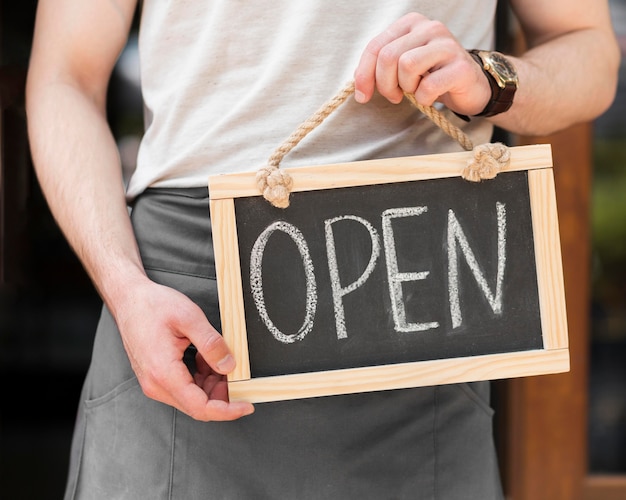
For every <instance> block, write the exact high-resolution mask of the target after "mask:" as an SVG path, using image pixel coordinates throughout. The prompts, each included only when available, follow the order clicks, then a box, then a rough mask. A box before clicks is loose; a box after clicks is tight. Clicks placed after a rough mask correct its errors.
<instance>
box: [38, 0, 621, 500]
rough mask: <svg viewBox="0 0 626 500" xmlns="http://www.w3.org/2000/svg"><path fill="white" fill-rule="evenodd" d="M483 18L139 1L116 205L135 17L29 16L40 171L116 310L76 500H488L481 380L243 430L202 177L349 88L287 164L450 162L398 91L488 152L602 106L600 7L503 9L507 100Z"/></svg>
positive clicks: (605, 45)
mask: <svg viewBox="0 0 626 500" xmlns="http://www.w3.org/2000/svg"><path fill="white" fill-rule="evenodd" d="M495 4H496V1H495V0H473V1H467V0H463V1H457V2H439V1H410V0H398V1H396V2H378V1H374V0H366V1H361V2H358V3H357V4H355V3H353V2H348V1H336V0H335V1H331V0H320V1H313V2H306V3H301V2H290V1H288V0H273V1H272V2H255V3H253V4H252V3H249V2H243V1H232V2H200V1H198V2H193V1H190V0H188V1H183V0H179V1H174V0H171V1H169V2H163V1H159V0H147V1H144V2H142V6H141V7H142V20H141V29H140V57H141V70H142V91H143V97H144V101H145V106H146V133H145V136H144V138H143V143H142V147H141V150H140V154H139V158H138V167H137V170H136V172H135V173H134V175H133V178H132V179H131V182H130V184H129V187H128V190H127V191H126V192H125V190H124V188H123V182H122V177H121V168H120V162H119V158H118V154H117V149H116V145H115V142H114V140H113V137H112V136H111V133H110V131H109V129H108V126H107V122H106V117H105V100H106V90H107V84H108V79H109V76H110V73H111V71H112V68H113V66H114V64H115V62H116V59H117V57H118V55H119V53H120V51H121V50H122V48H123V46H124V44H125V41H126V37H127V34H128V31H129V29H130V25H131V22H132V19H133V15H134V12H135V9H136V7H137V5H136V0H92V1H90V2H84V1H79V0H55V1H51V0H42V1H40V2H39V7H38V15H37V23H36V28H35V38H34V44H33V52H32V60H31V66H30V71H29V76H28V86H27V111H28V119H29V131H30V138H31V147H32V154H33V159H34V162H35V165H36V171H37V175H38V178H39V181H40V183H41V186H42V188H43V190H44V193H45V195H46V197H47V200H48V202H49V205H50V208H51V210H52V212H53V214H54V215H55V217H56V219H57V221H58V222H59V225H60V226H61V228H62V229H63V231H64V233H65V235H66V237H67V239H68V241H69V242H70V244H71V245H72V247H73V249H74V250H75V251H76V253H77V255H78V256H79V257H80V259H81V261H82V262H83V264H84V266H85V268H86V270H87V271H88V273H89V275H90V276H91V278H92V280H93V282H94V284H95V286H96V287H97V289H98V292H99V293H100V295H101V296H102V298H103V300H104V304H105V309H104V311H103V315H102V318H101V322H100V324H99V327H98V332H97V334H96V340H95V345H94V355H93V360H92V364H91V367H90V371H89V374H88V376H87V380H86V382H85V387H84V391H83V398H82V399H83V400H82V402H81V406H80V409H79V416H78V421H77V426H76V432H75V438H74V443H73V451H72V464H71V471H70V476H69V480H68V489H67V498H105V499H109V498H129V499H136V498H151V499H153V498H184V499H190V498H254V499H258V498H303V499H308V498H415V497H417V498H424V499H427V498H443V499H446V500H448V499H454V498H464V499H467V498H471V499H474V498H476V499H478V498H480V499H491V498H494V499H495V498H500V497H501V491H500V487H499V483H498V475H497V466H496V460H495V453H494V449H493V442H492V437H491V409H490V407H489V405H488V386H487V384H485V383H480V384H459V385H451V386H442V387H434V388H422V389H410V390H401V391H387V392H382V393H370V394H359V395H350V396H341V397H328V398H319V399H312V400H300V401H290V402H282V403H272V404H264V405H258V407H257V408H256V411H255V413H254V414H252V413H253V411H254V410H255V409H254V408H253V407H252V406H251V405H249V404H247V403H242V402H229V401H228V394H227V387H226V384H225V382H224V379H223V375H224V374H227V373H228V372H230V371H231V370H232V369H233V368H234V360H233V358H232V356H231V355H230V353H229V351H228V348H227V347H226V345H225V344H224V342H223V340H222V339H221V337H220V335H219V334H218V332H217V330H216V329H215V327H219V316H218V314H217V306H216V292H215V283H214V265H213V262H212V250H211V245H210V222H209V219H208V212H207V206H208V202H207V193H206V179H207V177H208V175H209V174H212V173H220V172H230V171H235V170H256V169H258V168H259V167H260V166H262V165H263V163H264V161H265V159H267V157H268V156H269V154H270V153H271V152H272V150H273V149H274V148H275V147H276V146H277V145H278V144H279V143H280V142H281V141H282V140H283V139H284V138H285V137H287V135H288V134H289V133H290V132H291V131H292V130H293V129H294V128H296V127H297V126H298V125H299V124H300V123H301V122H302V121H303V120H304V119H305V118H307V117H308V115H309V114H310V113H311V112H312V111H314V110H315V109H317V107H318V105H319V104H321V103H322V102H324V101H325V100H326V99H328V98H329V97H331V96H332V95H333V94H334V92H335V91H336V90H337V89H339V88H340V87H341V86H343V84H344V83H345V81H346V80H347V79H348V78H351V77H354V79H355V83H356V94H355V99H354V100H352V101H350V102H346V103H345V104H344V105H343V106H342V107H341V108H340V109H339V110H338V111H337V112H336V113H335V114H334V115H333V116H332V117H331V118H330V119H329V120H327V122H325V123H324V124H323V125H322V126H320V127H319V128H318V129H317V130H316V132H315V134H316V137H315V140H310V141H303V143H302V145H301V146H299V147H298V148H296V150H294V151H293V152H292V153H290V155H289V157H288V158H286V159H285V161H284V165H286V166H299V165H305V164H320V163H332V162H337V161H352V160H358V159H363V158H375V157H386V156H403V155H408V154H421V153H430V152H443V151H448V150H455V148H456V145H455V144H454V143H453V141H451V140H450V139H449V138H447V137H445V136H444V134H442V133H441V132H440V131H438V130H437V129H435V128H434V127H433V126H432V124H430V123H429V122H428V121H427V120H424V119H423V118H422V117H421V116H419V112H417V111H416V110H415V109H414V108H412V107H411V106H410V105H408V104H407V103H406V101H404V102H402V103H401V100H402V95H403V92H409V93H414V94H415V96H416V99H417V100H418V102H419V103H421V104H425V105H430V104H432V103H434V102H439V103H441V104H443V105H445V106H446V107H447V108H448V109H449V110H451V111H453V112H455V113H457V114H459V115H466V116H469V117H471V118H470V119H469V122H468V123H465V122H464V121H462V120H461V119H460V118H459V119H458V123H459V125H461V126H463V127H464V130H465V131H466V133H468V134H469V135H470V136H471V137H472V139H473V140H474V142H475V143H477V144H478V143H481V142H488V141H489V137H490V134H491V130H492V125H494V124H495V125H499V126H501V127H503V128H505V129H508V130H510V131H512V132H515V133H522V134H527V135H533V134H546V133H549V132H553V131H555V130H558V129H560V128H564V127H566V126H568V125H571V124H573V123H575V122H578V121H584V120H591V119H593V118H594V117H596V116H598V114H600V113H602V112H603V111H604V110H605V109H606V108H607V107H608V106H609V105H610V103H611V102H612V99H613V96H614V92H615V87H616V73H617V66H618V60H619V55H618V54H619V53H618V49H617V46H616V43H615V39H614V36H613V32H612V29H611V23H610V17H609V12H608V6H607V4H606V2H598V0H554V1H551V2H542V1H540V0H512V1H511V5H512V7H513V10H514V12H515V14H516V15H517V18H518V19H519V22H520V25H521V27H522V29H523V31H524V34H525V35H526V40H527V42H528V47H529V50H528V51H527V52H526V53H525V54H524V55H523V56H522V57H519V58H514V57H507V58H506V59H505V61H504V62H505V64H506V66H507V68H508V70H509V71H510V72H514V73H515V74H516V76H517V79H518V81H519V85H517V84H516V83H510V84H509V85H508V87H507V89H508V90H507V91H506V93H502V92H501V91H500V90H498V88H496V87H494V86H492V84H493V82H494V80H493V78H495V77H493V76H490V75H488V74H486V73H485V71H483V69H482V67H481V64H478V63H479V62H481V61H480V58H481V57H485V54H483V53H481V54H477V53H476V54H472V53H469V52H468V49H490V48H492V45H493V19H494V11H495ZM410 12H412V13H410ZM433 19H436V20H433ZM486 56H489V54H487V55H486ZM127 203H131V204H132V207H133V208H132V218H133V221H132V223H131V219H130V218H129V212H128V208H127ZM191 345H193V346H195V349H196V350H197V351H194V350H190V349H189V347H190V346H191ZM194 353H195V356H194ZM242 417H245V418H242Z"/></svg>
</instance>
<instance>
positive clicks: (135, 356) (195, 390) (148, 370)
mask: <svg viewBox="0 0 626 500" xmlns="http://www.w3.org/2000/svg"><path fill="white" fill-rule="evenodd" d="M141 296H142V297H146V299H145V300H143V301H141V302H138V303H135V304H133V305H134V306H135V307H133V308H128V309H127V310H124V312H123V314H122V315H120V316H119V317H118V319H117V321H118V325H120V326H121V328H120V332H121V334H122V338H123V342H124V347H125V348H126V351H127V353H128V357H129V360H130V362H131V365H132V367H133V370H134V371H135V374H136V375H137V379H138V381H139V384H140V385H141V388H142V390H143V392H144V394H145V395H146V396H147V397H149V398H152V399H154V400H156V401H160V402H162V403H165V404H168V405H170V406H173V407H175V408H177V409H178V410H180V411H182V412H184V413H186V414H187V415H189V416H191V417H193V418H195V419H197V420H202V421H210V420H220V421H223V420H235V419H237V418H241V417H243V416H245V415H249V414H250V413H252V412H253V411H254V407H253V406H252V405H251V404H249V403H245V402H230V401H229V398H228V386H227V384H226V380H225V377H224V374H226V373H228V372H230V371H232V370H233V369H234V368H235V360H234V359H233V356H232V354H231V353H230V351H229V349H228V347H227V345H226V343H225V342H224V340H223V338H222V337H221V335H220V334H219V333H218V332H217V331H216V330H215V328H213V327H212V326H211V324H210V323H209V321H208V320H207V318H206V316H205V315H204V313H203V311H202V309H200V307H198V306H197V305H196V304H195V303H193V302H192V301H191V300H189V298H188V297H186V296H184V295H183V294H181V293H180V292H177V291H175V290H173V289H171V288H168V287H163V286H160V285H155V284H150V285H149V287H148V288H147V289H146V293H143V294H141ZM190 344H194V345H195V346H196V349H197V350H198V354H197V356H196V368H197V371H196V373H195V374H194V376H192V374H191V373H190V372H189V369H188V367H187V365H186V364H185V362H184V361H183V356H184V353H185V351H186V350H187V348H188V347H189V345H190Z"/></svg>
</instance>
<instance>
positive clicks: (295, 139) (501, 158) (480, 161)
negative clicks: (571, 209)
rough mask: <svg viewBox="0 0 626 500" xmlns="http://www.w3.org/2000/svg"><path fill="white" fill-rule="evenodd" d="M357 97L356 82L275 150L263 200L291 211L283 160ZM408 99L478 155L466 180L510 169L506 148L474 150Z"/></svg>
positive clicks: (264, 176) (259, 178) (265, 173)
mask: <svg viewBox="0 0 626 500" xmlns="http://www.w3.org/2000/svg"><path fill="white" fill-rule="evenodd" d="M353 93H354V81H351V82H349V83H348V84H347V85H346V86H345V87H344V88H343V89H341V90H340V91H339V92H338V93H337V94H336V95H335V96H334V97H333V98H331V99H330V100H329V101H328V102H326V103H325V104H324V105H323V106H322V107H320V108H319V109H318V110H317V111H316V112H315V113H313V115H311V116H310V117H309V118H308V119H306V120H305V121H304V122H303V123H302V124H301V125H300V126H299V127H298V128H297V129H296V130H294V131H293V132H292V133H291V135H290V136H289V137H288V138H287V139H286V140H285V141H283V143H282V144H281V145H280V146H278V147H277V148H276V149H275V150H274V152H273V153H272V155H271V156H270V157H269V159H268V162H267V166H265V167H263V168H261V169H259V171H258V172H257V175H256V183H257V187H258V188H259V191H261V193H262V194H263V197H264V198H265V199H266V200H267V201H269V202H270V203H271V204H272V205H274V206H275V207H278V208H287V207H288V206H289V195H290V193H291V188H292V187H293V180H292V178H291V176H290V175H289V174H288V173H287V172H285V171H283V170H280V168H279V167H280V162H281V161H282V159H283V158H284V157H285V156H286V155H287V154H288V153H289V152H290V151H291V150H292V149H293V148H295V147H296V146H297V145H298V144H299V143H300V141H301V140H302V139H304V138H305V137H306V136H307V135H308V134H309V133H311V132H312V131H313V130H314V129H315V128H316V127H317V126H319V125H320V124H321V123H322V122H323V121H324V120H325V119H326V118H327V117H328V116H329V115H330V114H331V113H333V112H334V111H335V110H336V109H337V108H338V107H339V106H341V104H343V103H344V102H345V101H346V100H347V99H348V97H350V95H352V94H353ZM404 96H405V97H406V98H407V99H408V100H409V101H410V102H411V103H412V104H413V105H414V106H415V107H416V108H417V109H418V110H419V111H421V112H422V113H423V114H424V115H425V116H426V117H428V118H429V119H430V120H431V121H432V122H433V123H434V124H435V125H437V127H439V128H440V129H441V130H442V131H443V132H444V133H446V134H447V135H449V136H450V137H452V138H453V139H455V140H456V141H457V142H458V143H459V144H460V145H461V147H463V149H465V150H466V151H473V152H474V155H473V158H472V159H471V160H470V161H469V162H468V164H467V166H466V167H465V169H464V171H463V173H462V176H463V178H464V179H466V180H469V181H472V182H479V181H481V180H482V179H493V178H494V177H495V176H496V175H497V174H498V172H500V171H501V170H502V169H503V168H505V167H506V166H507V165H508V163H509V161H510V152H509V150H508V148H507V147H506V146H504V145H503V144H500V143H496V144H483V145H480V146H477V147H474V145H473V144H472V141H471V139H470V138H469V137H468V136H467V134H465V133H464V132H463V131H462V130H461V129H460V128H458V127H457V126H455V125H454V124H452V123H451V122H450V121H449V120H448V119H447V118H446V117H445V116H444V115H443V113H441V112H440V111H438V110H437V109H436V108H434V107H433V106H423V105H421V104H419V103H418V102H417V101H416V99H415V96H414V95H413V94H409V93H405V94H404Z"/></svg>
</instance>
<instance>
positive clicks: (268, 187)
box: [256, 165, 293, 208]
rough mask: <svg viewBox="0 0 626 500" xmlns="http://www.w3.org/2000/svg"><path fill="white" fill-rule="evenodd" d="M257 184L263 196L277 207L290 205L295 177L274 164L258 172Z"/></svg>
mask: <svg viewBox="0 0 626 500" xmlns="http://www.w3.org/2000/svg"><path fill="white" fill-rule="evenodd" d="M256 185H257V187H258V188H259V191H261V192H262V193H263V197H264V198H265V199H266V200H267V201H269V202H270V203H271V204H272V205H274V206H275V207H278V208H287V207H288V206H289V194H290V193H291V188H292V186H293V179H292V178H291V176H290V175H289V174H288V173H287V172H285V171H283V170H280V169H279V168H278V167H276V166H273V165H268V166H266V167H263V168H261V169H260V170H259V171H258V172H257V174H256Z"/></svg>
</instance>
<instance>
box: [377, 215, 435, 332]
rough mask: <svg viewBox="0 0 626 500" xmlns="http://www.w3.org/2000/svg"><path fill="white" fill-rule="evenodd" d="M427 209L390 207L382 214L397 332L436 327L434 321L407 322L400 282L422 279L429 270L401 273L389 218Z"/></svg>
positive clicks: (390, 291)
mask: <svg viewBox="0 0 626 500" xmlns="http://www.w3.org/2000/svg"><path fill="white" fill-rule="evenodd" d="M427 211H428V207H405V208H391V209H389V210H385V211H384V212H383V214H382V221H383V242H384V245H385V259H386V262H387V278H388V282H389V283H388V284H389V297H390V298H391V309H392V312H393V322H394V328H395V330H396V331H397V332H423V331H426V330H430V329H432V328H438V327H439V323H437V322H436V321H433V322H430V323H407V321H406V309H405V307H404V296H403V293H402V283H404V282H407V281H419V280H424V279H426V278H427V277H428V275H429V274H430V272H429V271H421V272H413V273H401V272H399V270H398V255H397V252H396V243H395V239H394V234H393V226H392V224H391V220H392V219H394V218H398V217H416V216H418V215H421V214H423V213H425V212H427Z"/></svg>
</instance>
